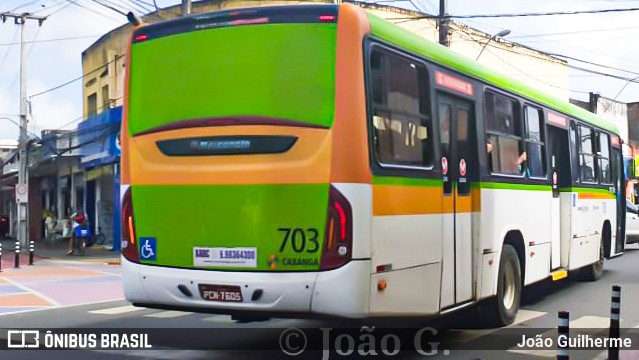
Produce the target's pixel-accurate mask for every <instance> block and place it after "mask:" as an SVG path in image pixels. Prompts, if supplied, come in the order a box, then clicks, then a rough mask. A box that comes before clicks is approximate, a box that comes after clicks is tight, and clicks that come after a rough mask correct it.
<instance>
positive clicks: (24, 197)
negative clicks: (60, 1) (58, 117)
mask: <svg viewBox="0 0 639 360" xmlns="http://www.w3.org/2000/svg"><path fill="white" fill-rule="evenodd" d="M0 18H2V22H3V23H4V22H6V21H7V18H13V19H14V21H15V24H16V25H19V26H20V137H19V139H18V154H19V155H18V156H19V158H20V162H19V166H20V168H19V169H18V184H17V185H16V202H17V203H18V204H17V205H18V224H19V226H18V241H19V242H20V244H21V246H22V248H26V246H27V244H28V243H29V239H28V237H29V230H28V228H27V227H28V224H29V190H28V189H29V164H27V151H28V149H27V143H28V137H27V81H26V80H27V73H26V65H27V54H26V51H25V44H24V25H25V24H26V22H27V20H37V21H38V26H42V23H43V22H44V20H46V19H47V16H33V15H31V14H29V13H22V14H16V13H11V12H5V13H2V14H0Z"/></svg>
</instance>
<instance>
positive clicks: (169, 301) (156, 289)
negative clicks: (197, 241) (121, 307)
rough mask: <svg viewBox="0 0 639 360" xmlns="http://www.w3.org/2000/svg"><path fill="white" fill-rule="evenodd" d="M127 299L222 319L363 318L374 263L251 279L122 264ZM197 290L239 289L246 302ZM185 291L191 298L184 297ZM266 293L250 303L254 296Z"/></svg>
mask: <svg viewBox="0 0 639 360" xmlns="http://www.w3.org/2000/svg"><path fill="white" fill-rule="evenodd" d="M122 279H123V284H124V294H125V297H126V299H127V300H128V301H129V302H131V303H133V304H135V305H138V306H145V307H153V308H162V309H183V310H186V311H194V312H208V313H219V314H246V315H250V314H251V313H253V314H256V315H264V316H282V317H314V315H319V316H320V317H321V316H329V317H333V316H335V317H345V318H361V317H366V316H367V315H368V312H369V289H370V261H369V260H354V261H351V262H350V263H348V264H347V265H345V266H343V267H341V268H339V269H335V270H331V271H323V272H297V273H255V272H253V273H247V272H232V271H209V270H191V269H177V268H168V267H158V266H148V265H140V264H136V263H132V262H130V261H128V260H126V259H125V258H124V257H123V258H122ZM199 284H215V285H236V286H240V288H241V290H242V298H243V302H241V303H223V302H211V301H206V300H204V299H203V298H202V297H201V295H200V292H199V289H198V285H199ZM179 285H184V286H185V287H186V288H187V289H188V290H189V291H190V292H191V294H192V296H191V297H189V296H187V295H185V294H183V293H182V292H181V291H180V290H179V289H178V286H179ZM260 289H261V290H262V295H261V297H260V298H259V299H257V300H252V296H253V294H254V292H255V291H256V290H260Z"/></svg>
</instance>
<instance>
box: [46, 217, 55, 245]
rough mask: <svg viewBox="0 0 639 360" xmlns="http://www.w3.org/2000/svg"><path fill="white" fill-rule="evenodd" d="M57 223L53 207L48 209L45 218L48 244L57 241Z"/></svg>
mask: <svg viewBox="0 0 639 360" xmlns="http://www.w3.org/2000/svg"><path fill="white" fill-rule="evenodd" d="M55 224H56V218H55V215H54V214H53V209H51V210H47V214H46V218H45V220H44V226H45V227H44V232H45V241H46V243H47V244H53V243H54V242H55Z"/></svg>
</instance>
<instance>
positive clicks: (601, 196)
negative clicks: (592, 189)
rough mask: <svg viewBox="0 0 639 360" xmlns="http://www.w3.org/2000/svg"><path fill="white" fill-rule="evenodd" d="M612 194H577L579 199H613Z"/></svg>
mask: <svg viewBox="0 0 639 360" xmlns="http://www.w3.org/2000/svg"><path fill="white" fill-rule="evenodd" d="M614 197H615V195H613V194H601V193H579V198H580V199H614Z"/></svg>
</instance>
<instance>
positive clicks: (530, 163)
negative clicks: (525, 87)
mask: <svg viewBox="0 0 639 360" xmlns="http://www.w3.org/2000/svg"><path fill="white" fill-rule="evenodd" d="M541 114H542V113H541V109H537V108H534V107H531V106H524V119H525V120H526V152H527V156H526V158H527V167H528V170H529V176H533V177H544V178H545V177H546V151H545V150H544V134H543V129H544V126H543V116H542V115H541Z"/></svg>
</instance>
